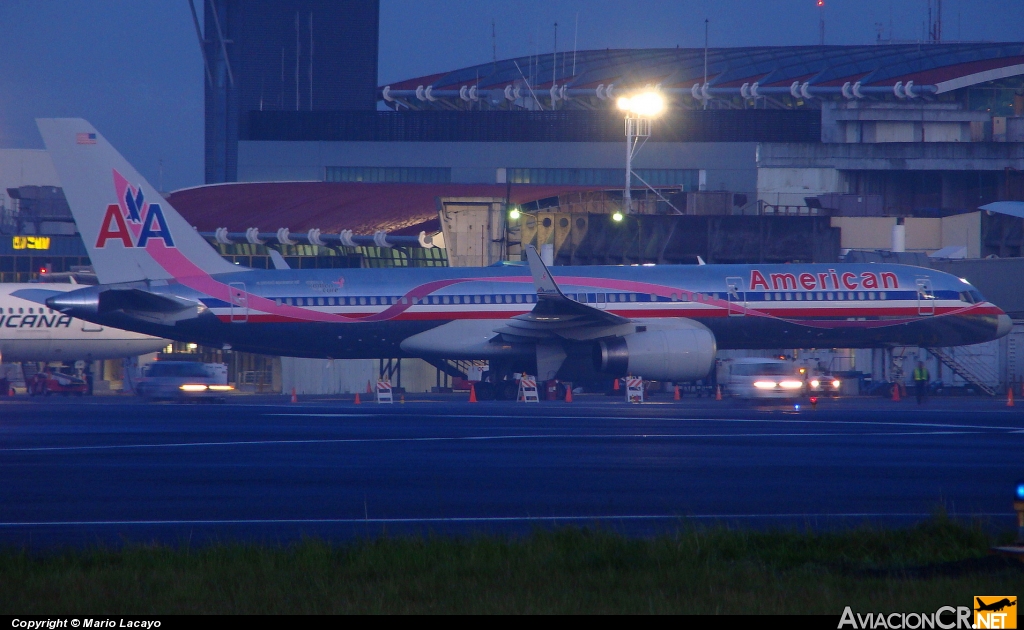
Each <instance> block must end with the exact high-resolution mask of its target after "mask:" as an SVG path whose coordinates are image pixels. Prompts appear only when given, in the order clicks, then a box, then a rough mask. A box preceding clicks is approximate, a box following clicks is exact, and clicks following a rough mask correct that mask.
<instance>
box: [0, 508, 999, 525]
mask: <svg viewBox="0 0 1024 630" xmlns="http://www.w3.org/2000/svg"><path fill="white" fill-rule="evenodd" d="M933 516H935V515H934V514H933V513H931V512H848V513H827V512H824V513H802V514H619V515H614V514H597V515H592V516H453V517H435V518H429V517H425V518H417V517H409V518H308V519H304V518H296V519H289V518H283V519H216V520H213V519H210V520H184V519H183V520H137V521H33V522H25V523H15V522H8V523H0V527H4V528H14V527H104V526H115V527H116V526H154V525H192V526H195V525H388V524H403V523H405V524H430V523H451V524H457V523H517V522H520V523H537V522H592V521H669V520H673V521H686V520H728V519H741V520H754V519H795V518H799V519H811V518H815V519H817V518H844V519H845V518H932V517H933ZM950 516H951V517H954V518H963V517H975V518H977V517H986V518H989V517H1005V516H1006V514H1005V513H1003V512H963V513H953V514H950Z"/></svg>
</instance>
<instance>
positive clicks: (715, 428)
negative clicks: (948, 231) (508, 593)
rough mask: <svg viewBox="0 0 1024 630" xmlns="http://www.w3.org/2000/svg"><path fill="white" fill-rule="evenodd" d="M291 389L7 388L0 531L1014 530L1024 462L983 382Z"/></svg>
mask: <svg viewBox="0 0 1024 630" xmlns="http://www.w3.org/2000/svg"><path fill="white" fill-rule="evenodd" d="M288 400H289V399H288V397H282V396H265V397H252V396H249V397H240V398H237V399H232V400H231V401H229V402H228V403H227V404H221V405H214V404H204V405H195V404H193V405H183V404H170V403H161V404H146V403H143V402H141V401H138V400H136V399H133V398H110V397H107V398H95V399H90V398H81V399H79V398H72V399H45V400H44V399H28V398H26V397H15V398H0V479H2V483H0V510H2V512H0V546H15V547H27V548H32V549H52V548H58V547H63V546H68V545H71V546H90V545H95V544H102V545H119V544H122V543H125V542H130V543H150V542H162V543H168V544H175V545H177V544H183V545H184V544H204V543H207V542H214V541H215V542H239V541H241V542H249V541H259V542H269V543H286V542H289V541H294V540H298V539H301V538H303V537H310V536H313V537H320V538H325V539H328V540H335V541H341V540H350V539H352V538H353V537H367V536H369V537H374V536H382V535H387V536H392V535H408V534H438V535H449V534H475V533H497V534H503V535H518V534H523V533H528V532H530V531H532V530H534V529H536V528H539V527H542V528H549V527H561V526H579V527H598V528H603V529H608V530H611V531H616V532H621V533H624V534H627V535H631V536H648V535H652V534H656V533H659V532H665V531H673V530H676V529H678V528H679V527H681V526H689V525H693V524H699V525H712V524H723V525H726V526H730V527H751V528H760V529H763V528H800V529H802V528H813V529H830V528H847V527H855V526H861V525H864V524H870V525H872V526H886V527H887V526H898V525H906V524H910V523H914V522H919V521H921V520H924V519H927V518H929V517H930V516H932V515H933V514H934V513H935V512H936V511H939V510H943V511H946V512H948V513H950V514H952V515H955V516H957V517H961V518H966V519H981V520H983V521H984V522H985V523H986V524H987V525H988V526H990V527H993V528H996V529H1005V530H1010V529H1014V528H1015V525H1016V523H1015V516H1014V512H1013V509H1012V500H1013V489H1014V484H1015V482H1016V481H1017V480H1018V479H1020V478H1022V477H1024V457H1022V456H1021V454H1022V453H1024V449H1022V447H1024V409H1022V408H1020V407H1012V408H1009V407H1007V406H1006V403H1005V401H1003V400H997V399H991V398H984V399H983V398H976V397H971V398H953V397H950V398H933V399H930V400H929V401H928V402H927V403H926V404H925V405H922V406H918V405H916V404H915V403H914V401H913V400H904V401H903V402H899V403H896V402H892V401H888V400H884V399H881V398H856V399H844V400H831V399H824V400H822V401H821V402H820V403H819V404H818V405H817V407H816V408H812V407H811V406H810V405H809V404H807V401H806V400H805V401H804V402H803V403H801V404H800V406H799V408H798V407H797V406H796V405H794V404H791V403H779V404H765V405H762V404H757V403H750V402H742V401H733V400H726V401H715V400H713V399H708V398H700V399H684V400H682V401H679V402H676V401H673V400H672V399H671V397H670V396H664V395H663V396H661V397H658V398H655V400H654V401H653V402H650V403H647V404H643V405H630V404H627V403H625V402H620V401H619V399H617V398H610V397H605V396H594V395H582V396H579V395H578V396H576V400H575V401H574V402H573V403H565V402H561V401H558V402H542V403H539V404H525V403H509V402H483V403H476V404H472V403H468V402H467V396H466V395H463V394H453V395H436V396H419V397H414V396H408V397H407V402H406V403H404V404H402V403H397V402H396V403H395V404H393V405H378V404H376V403H373V402H371V401H363V403H362V404H361V405H358V406H357V405H355V404H353V400H352V397H351V396H342V397H334V398H318V399H313V400H309V399H305V398H303V397H300V401H299V402H298V403H297V404H292V403H290V402H288Z"/></svg>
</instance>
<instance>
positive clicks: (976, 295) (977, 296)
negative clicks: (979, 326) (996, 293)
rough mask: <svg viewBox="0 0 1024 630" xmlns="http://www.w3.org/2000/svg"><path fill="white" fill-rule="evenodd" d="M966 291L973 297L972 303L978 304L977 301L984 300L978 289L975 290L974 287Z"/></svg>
mask: <svg viewBox="0 0 1024 630" xmlns="http://www.w3.org/2000/svg"><path fill="white" fill-rule="evenodd" d="M967 293H968V294H970V296H971V297H972V298H974V303H975V304H979V303H981V302H984V301H985V298H984V297H982V295H981V293H980V292H979V291H978V290H976V289H971V290H970V291H968V292H967Z"/></svg>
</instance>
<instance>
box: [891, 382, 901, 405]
mask: <svg viewBox="0 0 1024 630" xmlns="http://www.w3.org/2000/svg"><path fill="white" fill-rule="evenodd" d="M892 401H893V402H899V401H900V384H899V383H895V384H893V386H892Z"/></svg>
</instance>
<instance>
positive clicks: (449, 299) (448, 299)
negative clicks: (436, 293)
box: [441, 295, 451, 304]
mask: <svg viewBox="0 0 1024 630" xmlns="http://www.w3.org/2000/svg"><path fill="white" fill-rule="evenodd" d="M441 301H442V302H444V303H445V304H451V298H449V297H448V296H447V295H446V296H444V298H442V299H441Z"/></svg>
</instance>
